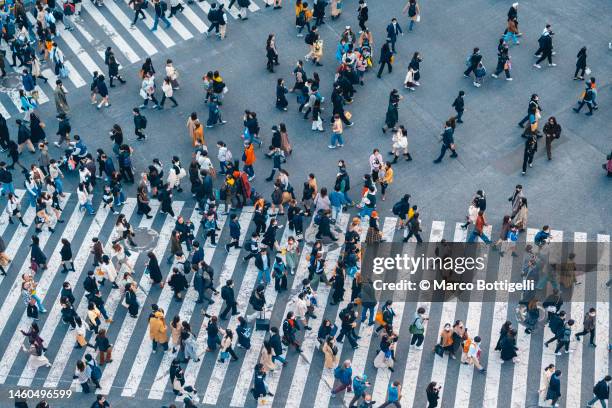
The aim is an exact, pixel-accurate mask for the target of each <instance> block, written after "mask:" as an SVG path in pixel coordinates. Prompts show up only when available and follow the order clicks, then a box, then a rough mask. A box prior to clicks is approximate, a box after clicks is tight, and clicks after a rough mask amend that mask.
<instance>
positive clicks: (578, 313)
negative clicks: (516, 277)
mask: <svg viewBox="0 0 612 408" xmlns="http://www.w3.org/2000/svg"><path fill="white" fill-rule="evenodd" d="M586 242H587V234H586V233H584V232H574V244H575V245H574V248H573V253H574V254H575V255H576V257H575V259H574V261H575V262H576V265H578V266H580V265H585V263H586ZM583 269H584V268H583ZM585 284H586V281H585V271H584V270H581V269H578V270H577V271H576V284H575V285H574V286H573V287H572V291H573V293H572V298H573V299H576V300H577V301H572V302H571V316H572V319H574V320H575V321H576V323H575V324H574V333H573V334H575V333H578V331H582V330H581V329H582V322H583V318H584V313H585V305H584V301H585V297H584V296H585V291H584V285H585ZM572 340H574V339H572ZM583 346H586V347H589V346H587V336H584V337H583V338H582V342H579V341H577V342H576V348H575V349H574V352H573V353H572V354H570V356H569V361H568V363H567V364H568V367H571V370H572V372H571V379H568V381H567V391H566V392H565V396H566V398H565V399H566V407H567V408H580V407H582V406H583V404H582V401H581V400H580V394H581V392H582V349H583ZM606 357H607V356H606ZM568 374H569V373H568ZM596 381H598V380H596Z"/></svg>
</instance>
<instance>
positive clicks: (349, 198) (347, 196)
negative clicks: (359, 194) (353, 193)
mask: <svg viewBox="0 0 612 408" xmlns="http://www.w3.org/2000/svg"><path fill="white" fill-rule="evenodd" d="M343 194H344V198H346V201H348V202H349V204H350V203H352V202H353V200H352V199H351V197H349V195H348V192H346V191H345V192H344V193H343Z"/></svg>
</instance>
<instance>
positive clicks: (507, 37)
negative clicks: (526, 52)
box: [504, 31, 518, 44]
mask: <svg viewBox="0 0 612 408" xmlns="http://www.w3.org/2000/svg"><path fill="white" fill-rule="evenodd" d="M510 38H512V41H513V42H514V43H515V44H517V43H518V37H517V36H516V34H515V33H513V32H511V31H508V32H507V33H506V34H504V41H505V42H509V41H508V40H510Z"/></svg>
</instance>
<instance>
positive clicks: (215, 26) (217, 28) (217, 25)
mask: <svg viewBox="0 0 612 408" xmlns="http://www.w3.org/2000/svg"><path fill="white" fill-rule="evenodd" d="M213 28H214V29H215V33H217V34H219V23H218V22H216V21H215V22H214V23H212V24H211V25H210V27H208V31H207V32H208V33H210V32H211V31H212V30H213Z"/></svg>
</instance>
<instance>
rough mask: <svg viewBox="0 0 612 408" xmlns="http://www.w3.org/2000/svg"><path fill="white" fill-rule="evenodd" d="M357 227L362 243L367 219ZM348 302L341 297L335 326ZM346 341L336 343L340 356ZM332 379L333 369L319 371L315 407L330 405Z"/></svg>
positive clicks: (338, 325)
mask: <svg viewBox="0 0 612 408" xmlns="http://www.w3.org/2000/svg"><path fill="white" fill-rule="evenodd" d="M359 228H360V229H361V232H360V234H359V237H360V242H362V243H363V242H364V241H365V239H366V235H367V232H368V221H366V220H365V219H363V218H362V219H361V224H360V227H359ZM348 303H349V302H348V300H344V299H343V300H342V302H340V305H338V314H337V315H336V319H335V321H334V324H335V325H336V326H337V327H341V325H342V321H341V319H340V311H341V310H342V309H344V308H346V306H347V304H348ZM330 320H331V319H330ZM346 341H347V340H346V339H344V342H342V343H338V344H337V347H338V355H340V356H341V355H342V348H343V347H344V344H345V343H346ZM340 364H342V362H340ZM334 381H335V380H334V370H333V369H331V370H326V369H323V371H322V372H321V378H320V379H319V385H318V386H317V394H316V395H317V398H316V400H315V402H314V407H315V408H326V407H328V406H329V405H330V404H329V399H330V397H331V391H332V390H333V388H334Z"/></svg>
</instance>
